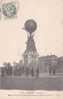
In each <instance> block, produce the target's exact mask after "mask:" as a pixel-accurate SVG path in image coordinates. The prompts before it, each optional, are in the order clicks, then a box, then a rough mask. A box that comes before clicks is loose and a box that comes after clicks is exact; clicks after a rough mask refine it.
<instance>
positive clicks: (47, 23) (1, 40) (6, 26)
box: [0, 0, 63, 64]
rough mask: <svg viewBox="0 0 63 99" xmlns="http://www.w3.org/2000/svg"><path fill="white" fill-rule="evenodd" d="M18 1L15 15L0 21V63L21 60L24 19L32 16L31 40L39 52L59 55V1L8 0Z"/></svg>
mask: <svg viewBox="0 0 63 99" xmlns="http://www.w3.org/2000/svg"><path fill="white" fill-rule="evenodd" d="M8 1H9V0H8ZM10 1H11V0H10ZM12 1H18V2H19V3H18V6H19V7H18V13H17V16H16V18H13V19H5V18H4V17H3V16H2V19H1V20H0V64H2V63H3V62H8V61H10V62H13V61H19V60H20V59H22V54H23V53H24V51H25V48H26V41H27V33H26V32H25V31H23V30H22V28H23V27H24V22H25V21H26V20H28V19H31V18H32V19H34V20H35V21H36V22H37V25H38V28H37V30H36V31H35V36H34V40H35V43H36V48H37V51H38V53H39V55H48V54H56V55H57V56H62V55H63V19H62V18H63V14H62V13H63V11H62V10H63V8H62V7H63V0H12Z"/></svg>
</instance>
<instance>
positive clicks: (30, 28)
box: [25, 19, 37, 34]
mask: <svg viewBox="0 0 63 99" xmlns="http://www.w3.org/2000/svg"><path fill="white" fill-rule="evenodd" d="M36 29H37V24H36V22H35V21H34V20H33V19H30V20H27V21H26V22H25V30H26V31H27V32H29V33H30V34H32V33H33V32H34V31H35V30H36Z"/></svg>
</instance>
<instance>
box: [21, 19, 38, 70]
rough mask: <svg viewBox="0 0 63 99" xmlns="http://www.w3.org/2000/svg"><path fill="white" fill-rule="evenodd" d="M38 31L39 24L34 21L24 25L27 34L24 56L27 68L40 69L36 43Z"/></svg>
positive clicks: (30, 20) (31, 20) (28, 21)
mask: <svg viewBox="0 0 63 99" xmlns="http://www.w3.org/2000/svg"><path fill="white" fill-rule="evenodd" d="M36 29H37V23H36V22H35V21H34V20H33V19H29V20H27V21H26V22H25V24H24V30H25V31H26V32H27V42H26V49H25V52H24V54H23V58H24V64H25V66H29V67H30V68H33V69H37V68H38V52H37V49H36V46H35V42H34V32H35V30H36Z"/></svg>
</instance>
